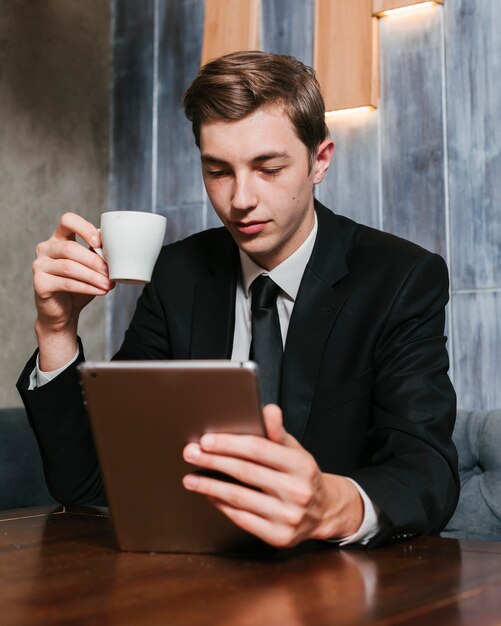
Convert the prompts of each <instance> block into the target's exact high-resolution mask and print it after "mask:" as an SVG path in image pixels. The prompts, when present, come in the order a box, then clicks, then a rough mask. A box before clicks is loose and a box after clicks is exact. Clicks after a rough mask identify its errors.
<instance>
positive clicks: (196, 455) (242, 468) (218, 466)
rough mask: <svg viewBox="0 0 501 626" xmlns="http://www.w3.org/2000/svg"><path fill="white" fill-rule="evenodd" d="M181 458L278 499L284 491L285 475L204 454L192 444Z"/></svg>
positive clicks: (243, 462)
mask: <svg viewBox="0 0 501 626" xmlns="http://www.w3.org/2000/svg"><path fill="white" fill-rule="evenodd" d="M183 458H184V460H185V461H187V462H188V463H192V464H193V465H196V466H197V467H200V468H204V469H209V470H212V471H215V472H222V473H223V474H226V475H227V476H231V477H232V478H234V479H235V480H238V481H240V482H241V483H245V484H247V485H251V486H252V487H255V488H256V489H260V490H261V491H263V492H266V493H268V494H272V495H273V496H275V497H280V493H282V492H283V491H284V490H285V486H286V485H285V483H286V477H287V476H288V475H287V474H284V473H283V472H278V471H276V470H274V469H271V468H268V467H265V466H263V465H256V463H251V462H249V461H243V460H242V459H238V458H235V457H231V456H220V455H217V454H205V453H204V452H203V451H202V450H201V449H200V446H198V445H197V444H194V443H191V444H188V445H187V446H186V447H185V449H184V450H183Z"/></svg>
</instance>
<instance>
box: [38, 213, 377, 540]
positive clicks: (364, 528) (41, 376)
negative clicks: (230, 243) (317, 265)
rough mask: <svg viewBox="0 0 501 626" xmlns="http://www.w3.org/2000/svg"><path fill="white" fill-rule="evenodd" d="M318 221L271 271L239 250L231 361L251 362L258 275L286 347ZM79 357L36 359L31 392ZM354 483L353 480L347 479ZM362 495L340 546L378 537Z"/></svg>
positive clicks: (370, 505) (372, 511)
mask: <svg viewBox="0 0 501 626" xmlns="http://www.w3.org/2000/svg"><path fill="white" fill-rule="evenodd" d="M317 230H318V221H317V216H316V214H315V222H314V225H313V228H312V230H311V233H310V234H309V235H308V237H307V238H306V240H305V241H304V242H303V244H302V245H301V246H300V247H299V248H298V249H297V250H296V251H295V252H294V253H293V254H291V255H290V256H289V257H287V259H285V261H283V262H282V263H280V265H277V267H275V268H273V269H272V270H271V271H270V272H268V271H266V270H264V269H263V268H262V267H260V266H259V265H257V264H256V263H254V261H253V260H252V259H251V258H250V257H249V256H248V255H247V254H246V253H245V252H243V251H242V250H240V251H239V252H240V265H241V275H240V278H239V281H238V283H237V293H236V301H235V332H234V335H233V349H232V353H231V359H232V360H233V361H247V360H248V359H249V351H250V345H251V339H252V328H251V299H252V298H251V291H250V286H251V284H252V282H253V281H254V279H255V278H257V277H258V276H259V275H261V274H264V275H268V276H269V277H270V278H271V279H272V280H273V281H274V282H275V283H276V284H277V285H278V286H279V287H280V292H279V294H278V297H277V309H278V317H279V320H280V330H281V333H282V343H283V345H284V347H285V342H286V339H287V331H288V329H289V322H290V318H291V315H292V310H293V308H294V302H295V300H296V296H297V292H298V291H299V285H300V283H301V280H302V278H303V274H304V271H305V269H306V265H307V264H308V261H309V259H310V256H311V253H312V251H313V246H314V245H315V239H316V236H317ZM77 357H78V351H77V353H76V354H75V356H74V357H73V359H72V360H71V361H70V362H68V363H67V364H66V365H64V366H63V367H60V368H59V369H57V370H53V371H51V372H42V371H41V370H40V368H39V362H38V357H37V365H36V368H35V370H33V372H32V374H31V377H30V389H35V388H36V387H41V386H42V385H45V384H46V383H48V382H50V381H51V380H53V379H54V378H55V377H56V376H57V375H58V374H60V373H61V372H63V371H64V370H65V369H66V368H67V367H68V366H69V365H71V363H73V362H74V361H75V360H76V358H77ZM348 480H351V479H348ZM351 482H352V483H353V484H354V485H355V486H356V487H357V489H358V491H359V492H360V496H361V497H362V500H363V503H364V518H363V520H362V524H361V525H360V528H359V529H358V531H357V532H356V533H354V534H353V535H350V536H349V537H345V538H344V539H341V540H333V541H336V542H339V543H340V545H342V546H343V545H347V544H350V543H360V544H366V543H368V541H369V540H370V539H371V538H372V537H374V536H375V535H376V533H377V532H378V530H379V521H378V512H377V510H376V507H375V505H374V504H373V502H372V501H371V500H370V498H369V496H368V495H367V494H366V493H365V491H364V490H363V489H362V487H360V485H359V484H358V483H357V482H355V481H354V480H351Z"/></svg>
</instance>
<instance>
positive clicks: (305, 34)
mask: <svg viewBox="0 0 501 626" xmlns="http://www.w3.org/2000/svg"><path fill="white" fill-rule="evenodd" d="M314 4H315V3H314V0H264V1H263V2H262V3H261V13H262V26H261V28H262V49H263V50H267V51H268V52H277V53H278V54H292V56H295V57H296V58H297V59H299V60H301V61H303V63H306V64H307V65H312V63H313V24H314V9H315V6H314Z"/></svg>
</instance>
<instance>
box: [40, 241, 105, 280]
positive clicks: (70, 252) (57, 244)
mask: <svg viewBox="0 0 501 626" xmlns="http://www.w3.org/2000/svg"><path fill="white" fill-rule="evenodd" d="M36 255H37V261H36V262H35V265H34V267H35V269H36V268H38V266H40V267H41V269H42V270H43V269H44V267H45V266H44V263H45V259H47V258H50V259H69V260H72V261H75V262H76V263H80V264H81V265H84V266H86V267H88V268H90V269H92V270H94V271H95V272H99V273H100V274H103V275H104V276H108V266H107V264H106V263H105V261H103V259H102V258H101V257H100V256H99V255H98V254H96V253H95V252H93V251H91V250H89V249H88V248H86V247H85V246H82V245H80V244H79V243H77V242H76V241H69V240H64V241H61V240H54V239H49V241H44V242H43V243H41V244H39V245H38V246H37V249H36Z"/></svg>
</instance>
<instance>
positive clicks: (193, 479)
mask: <svg viewBox="0 0 501 626" xmlns="http://www.w3.org/2000/svg"><path fill="white" fill-rule="evenodd" d="M183 484H184V486H185V487H186V488H187V489H194V488H195V487H196V486H197V485H198V477H197V476H193V474H188V475H187V476H185V477H184V478H183Z"/></svg>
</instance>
